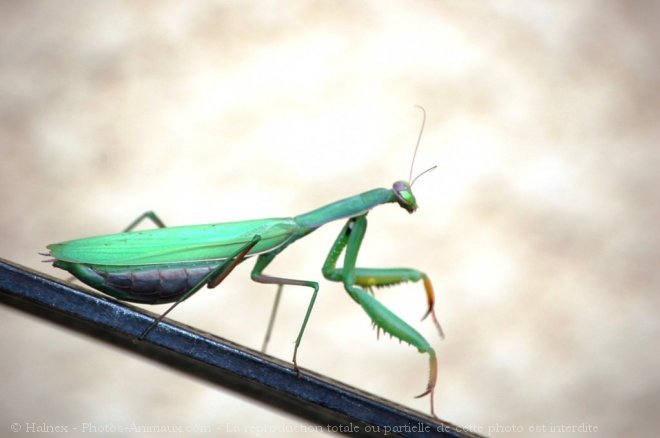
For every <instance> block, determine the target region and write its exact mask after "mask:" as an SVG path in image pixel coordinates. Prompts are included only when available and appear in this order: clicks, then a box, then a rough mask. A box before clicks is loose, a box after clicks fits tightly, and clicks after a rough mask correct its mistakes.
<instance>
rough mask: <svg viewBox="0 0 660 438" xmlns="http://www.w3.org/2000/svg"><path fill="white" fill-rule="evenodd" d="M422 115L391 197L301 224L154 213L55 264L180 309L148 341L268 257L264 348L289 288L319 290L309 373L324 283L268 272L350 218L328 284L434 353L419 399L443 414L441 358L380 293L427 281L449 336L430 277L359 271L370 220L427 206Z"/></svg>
mask: <svg viewBox="0 0 660 438" xmlns="http://www.w3.org/2000/svg"><path fill="white" fill-rule="evenodd" d="M420 108H421V107H420ZM421 109H422V113H423V119H422V125H421V128H420V131H419V136H418V138H417V143H416V146H415V152H414V154H413V159H412V163H411V166H410V174H409V177H408V181H396V182H395V183H394V184H393V185H392V188H391V189H387V188H377V189H373V190H369V191H367V192H364V193H360V194H358V195H355V196H351V197H349V198H345V199H341V200H339V201H336V202H333V203H331V204H328V205H325V206H323V207H321V208H318V209H315V210H312V211H310V212H308V213H304V214H300V215H298V216H294V217H279V218H267V219H253V220H244V221H238V222H224V223H216V224H208V225H189V226H178V227H166V226H165V224H164V223H163V221H162V220H161V219H160V218H159V217H158V216H157V215H156V214H155V213H153V212H146V213H144V214H143V215H141V216H140V217H138V218H137V219H136V220H135V221H133V222H132V223H131V224H130V225H129V226H128V227H127V228H126V229H125V230H124V231H123V232H121V233H118V234H109V235H103V236H96V237H88V238H83V239H77V240H71V241H67V242H63V243H56V244H51V245H48V250H49V251H50V253H49V255H50V256H51V257H53V259H52V260H50V261H52V262H53V266H55V267H57V268H60V269H64V270H66V271H68V272H69V273H71V274H72V275H73V276H74V277H76V278H78V279H79V280H80V281H82V282H83V283H85V284H87V285H89V286H91V287H93V288H95V289H97V290H99V291H101V292H103V293H105V294H108V295H110V296H112V297H114V298H117V299H119V300H123V301H131V302H137V303H144V304H161V303H173V304H172V305H171V306H170V307H169V308H168V309H167V311H165V312H164V313H163V314H162V315H161V316H160V317H159V318H157V319H155V320H154V321H153V322H152V323H151V324H150V325H149V327H147V328H146V330H145V331H144V332H143V333H142V335H141V336H140V337H139V338H140V339H142V338H145V337H146V336H147V335H148V334H149V332H150V331H151V330H152V329H153V328H155V327H156V325H157V324H158V323H159V322H160V321H161V320H162V319H163V318H164V317H165V316H166V315H167V314H168V313H169V312H170V311H171V310H172V309H173V308H174V307H176V306H177V305H178V304H179V303H181V302H183V301H185V300H186V299H188V298H190V296H192V295H193V294H194V293H195V292H197V291H198V290H200V289H201V288H202V287H204V286H205V285H206V286H208V287H209V288H214V287H216V286H217V285H219V284H220V283H221V282H222V281H223V280H224V279H225V278H226V277H227V276H228V275H229V274H230V273H231V271H232V270H233V269H234V268H235V267H236V266H237V265H238V264H239V263H241V262H243V261H245V260H246V259H248V258H250V257H252V256H258V257H257V261H256V263H255V265H254V268H253V269H252V274H251V277H252V280H254V281H256V282H259V283H266V284H275V285H278V290H277V295H276V299H275V304H274V307H273V310H272V312H271V319H270V322H269V326H268V332H267V333H266V338H265V340H264V346H263V350H265V346H266V344H267V342H268V339H269V337H270V331H271V330H272V324H273V321H274V318H275V313H276V309H277V303H278V301H279V296H280V294H281V292H282V287H283V286H284V285H293V286H305V287H309V288H311V289H312V290H313V293H312V297H311V299H310V301H309V305H308V307H307V311H306V313H305V317H304V319H303V322H302V325H301V327H300V331H299V332H298V336H297V338H296V341H295V347H294V352H293V365H294V369H295V370H296V372H297V373H300V371H299V369H298V364H297V360H296V356H297V353H298V348H299V346H300V342H301V340H302V337H303V334H304V332H305V327H306V326H307V322H308V320H309V317H310V314H311V313H312V308H313V307H314V301H315V300H316V295H317V293H318V291H319V284H318V283H317V282H315V281H308V280H297V279H291V278H283V277H274V276H271V275H267V274H264V270H265V269H266V267H268V265H269V264H270V263H271V262H272V261H273V259H274V258H275V257H276V256H277V255H278V254H279V253H281V252H282V251H284V250H285V249H286V248H287V247H288V246H289V245H291V244H292V243H293V242H295V241H297V240H298V239H301V238H303V237H305V236H307V235H308V234H310V233H311V232H312V231H314V230H316V229H317V228H319V227H321V226H322V225H325V224H327V223H329V222H332V221H335V220H339V219H347V221H346V224H345V225H344V227H343V228H342V230H341V231H340V232H339V235H338V236H337V239H336V240H335V242H334V243H333V245H332V247H331V248H330V251H329V252H328V256H327V258H326V260H325V262H324V263H323V268H322V272H323V276H324V277H325V278H326V279H328V280H330V281H336V282H341V283H343V285H344V289H345V290H346V292H348V294H349V296H350V297H351V298H352V299H353V301H355V302H356V303H357V304H359V305H360V306H361V307H362V309H363V310H364V311H365V312H366V313H367V315H368V316H369V318H370V319H371V321H372V324H373V325H374V326H375V328H376V330H377V334H380V331H381V330H382V331H383V332H385V333H388V334H390V335H391V336H393V337H395V338H397V339H399V340H400V341H403V342H406V343H408V344H410V345H412V346H413V347H415V348H417V350H418V351H419V352H420V353H426V354H428V356H429V362H430V370H429V380H428V385H427V388H426V390H425V391H424V392H423V393H422V394H420V395H418V396H417V398H419V397H423V396H426V395H429V396H430V400H431V414H432V415H433V416H435V410H434V401H433V400H434V390H435V385H436V380H437V374H438V364H437V358H436V353H435V351H434V350H433V348H432V347H431V345H430V344H429V342H428V341H427V340H426V339H424V337H423V336H422V335H420V334H419V333H418V332H417V331H416V330H415V329H414V328H412V327H411V326H410V325H409V324H407V323H406V322H404V321H403V320H402V319H401V318H399V317H398V316H397V315H396V314H395V313H393V312H392V311H391V310H389V309H388V308H386V307H385V306H384V305H383V304H381V303H380V302H379V301H378V300H377V299H376V298H375V296H374V295H373V293H372V288H373V287H381V286H389V285H395V284H399V283H403V282H406V281H412V282H417V281H420V280H421V281H422V283H423V285H424V289H425V291H426V298H427V302H428V310H427V311H426V313H425V314H424V316H423V318H422V320H423V319H425V318H426V317H427V316H429V315H431V316H432V319H433V322H434V324H435V326H436V328H437V330H438V332H439V334H440V336H441V337H443V333H442V329H441V327H440V324H439V322H438V319H437V317H436V314H435V310H434V302H435V296H434V292H433V286H432V284H431V280H430V279H429V277H428V276H427V275H426V274H425V273H424V272H421V271H419V270H416V269H410V268H364V267H358V266H357V265H356V262H357V256H358V253H359V251H360V246H361V243H362V239H363V238H364V235H365V233H366V231H367V213H368V212H369V211H370V210H371V209H372V208H374V207H376V206H379V205H381V204H386V203H397V204H398V205H399V206H400V207H401V208H403V209H404V210H405V211H407V212H408V213H413V212H414V211H415V210H416V209H417V200H416V199H415V196H414V195H413V193H412V185H413V183H414V182H415V181H416V180H417V178H419V177H420V176H421V175H423V174H425V173H426V172H428V171H430V170H433V169H434V168H435V167H436V166H433V167H431V168H430V169H427V170H425V171H424V172H422V173H420V174H419V175H417V177H415V178H414V179H412V180H411V177H412V170H413V166H414V162H415V157H416V155H417V149H418V148H419V143H420V140H421V136H422V132H423V130H424V124H425V121H426V113H425V111H424V109H423V108H421ZM145 219H150V220H151V221H152V222H153V223H154V224H155V225H156V226H157V227H158V228H155V229H151V230H145V231H132V230H133V229H134V228H135V227H136V226H137V225H138V224H139V223H140V222H142V221H143V220H145ZM344 251H345V254H344V260H343V266H341V267H338V266H337V263H338V259H339V257H340V255H341V253H342V252H344Z"/></svg>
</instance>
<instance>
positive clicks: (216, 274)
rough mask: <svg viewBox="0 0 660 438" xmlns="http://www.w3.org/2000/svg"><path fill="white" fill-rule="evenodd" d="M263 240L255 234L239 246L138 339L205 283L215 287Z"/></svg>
mask: <svg viewBox="0 0 660 438" xmlns="http://www.w3.org/2000/svg"><path fill="white" fill-rule="evenodd" d="M260 240H261V236H258V235H257V236H254V237H253V238H252V240H251V241H250V242H248V243H247V244H246V245H244V246H243V247H241V248H239V250H238V251H236V253H234V254H232V255H231V256H229V257H228V258H227V259H226V260H225V261H223V262H222V263H220V264H219V265H218V267H217V268H215V269H213V270H211V272H209V273H208V274H206V275H205V276H204V277H203V278H202V279H201V280H200V281H198V282H197V283H196V284H195V285H194V286H193V287H191V288H190V289H189V290H188V291H187V292H186V293H184V294H183V295H181V297H180V298H179V299H177V300H176V301H175V302H174V303H173V304H172V305H171V306H170V307H169V308H168V309H167V310H166V311H165V312H163V314H162V315H160V316H159V317H158V318H156V319H154V321H153V322H152V323H151V324H150V325H149V327H147V328H146V330H145V331H144V332H142V334H141V335H140V336H139V337H138V340H142V339H144V338H145V337H146V336H147V335H148V334H149V332H151V331H152V330H153V329H154V328H155V327H156V326H157V325H158V323H160V322H161V321H162V320H163V318H165V316H167V314H168V313H170V312H171V311H172V310H174V308H175V307H176V306H178V305H179V304H181V303H182V302H184V301H185V300H187V299H188V298H190V297H191V296H192V295H193V294H194V293H195V292H197V291H199V290H200V289H201V288H202V287H204V286H205V285H208V287H209V288H214V287H216V286H217V285H219V284H220V283H222V280H224V279H225V278H227V276H228V275H229V274H230V273H231V271H233V270H234V268H235V267H236V266H238V264H239V263H241V262H242V261H243V260H245V256H246V255H247V254H248V253H249V252H250V250H251V249H252V248H253V247H254V245H256V244H257V243H258V242H259V241H260Z"/></svg>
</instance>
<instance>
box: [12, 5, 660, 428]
mask: <svg viewBox="0 0 660 438" xmlns="http://www.w3.org/2000/svg"><path fill="white" fill-rule="evenodd" d="M659 19H660V6H658V4H657V3H655V2H650V1H646V2H625V1H618V2H617V1H611V2H573V1H559V2H557V1H534V2H516V1H505V2H501V1H498V2H465V3H463V2H461V3H459V2H456V3H449V4H448V3H446V2H435V1H421V2H412V3H411V2H392V1H388V2H381V1H369V2H350V3H349V2H330V1H318V2H277V1H272V2H251V3H244V2H234V1H218V2H158V3H153V2H140V1H135V2H83V1H71V2H34V1H23V2H2V3H1V4H0V152H1V154H0V156H1V158H0V256H2V257H4V258H7V259H10V260H13V261H15V262H18V263H21V264H24V265H26V266H29V267H31V268H36V269H39V270H43V271H44V272H46V273H48V274H51V275H58V276H60V277H61V278H65V276H66V275H65V274H64V273H62V272H57V271H56V270H55V269H53V268H51V267H50V266H49V265H47V264H43V263H42V262H41V259H42V257H41V256H39V255H38V254H37V253H38V252H40V251H41V252H43V251H44V249H45V245H46V244H48V243H53V242H58V241H63V240H68V239H72V238H77V237H83V236H88V235H94V234H104V233H109V232H114V231H118V230H120V229H121V228H122V227H124V226H125V225H126V224H128V223H129V222H130V221H131V220H132V219H133V218H135V217H136V216H137V215H138V214H139V213H141V212H142V211H144V210H147V209H153V210H156V211H157V212H159V213H160V215H161V216H162V217H163V218H164V219H165V221H166V222H167V223H168V224H172V225H183V224H192V223H206V222H219V221H227V220H238V219H250V218H259V217H269V216H287V215H293V214H298V213H302V212H304V211H307V210H310V209H313V208H316V207H318V206H321V205H323V204H324V203H328V202H331V201H334V200H337V199H340V198H342V197H345V196H349V195H352V194H355V193H358V192H359V191H363V190H368V189H371V188H374V187H380V186H389V185H390V184H391V183H392V182H393V181H394V180H396V179H407V178H408V172H409V165H410V159H411V156H412V152H413V146H414V142H415V140H416V138H417V135H418V130H419V125H420V120H421V117H420V112H419V110H417V109H416V108H415V107H414V105H422V106H423V107H424V108H425V109H426V111H427V113H428V120H427V125H426V129H425V131H424V134H423V137H422V143H421V147H420V150H419V153H418V155H417V163H416V166H415V170H416V172H419V171H422V170H424V169H425V168H427V167H429V166H431V165H433V164H437V165H438V169H437V170H436V171H434V172H432V173H430V174H428V175H426V176H424V177H422V178H421V179H420V180H419V181H418V182H417V183H416V184H415V192H416V195H417V197H418V200H419V202H420V205H421V208H420V209H419V211H418V212H417V213H416V214H415V215H412V216H410V215H408V214H407V213H404V212H403V211H402V210H401V209H399V208H397V207H396V206H386V207H381V208H379V209H377V210H374V211H373V212H372V213H370V215H369V220H370V225H369V232H368V235H367V237H366V239H365V242H364V246H363V250H362V252H361V253H360V257H359V261H360V263H361V264H363V265H366V266H410V267H416V268H419V269H422V270H424V271H426V272H427V273H428V274H429V275H430V277H431V278H432V279H433V281H434V284H435V286H436V289H437V295H438V302H437V304H438V313H439V317H440V319H441V321H442V323H443V325H444V329H445V332H446V335H447V339H446V340H445V341H440V340H439V339H438V337H437V335H436V333H434V329H433V326H432V324H431V323H429V322H428V321H425V322H423V323H420V322H419V317H420V316H421V315H422V314H423V313H424V310H425V299H424V293H423V290H422V289H421V286H420V285H417V284H413V285H404V286H400V287H394V288H387V289H383V290H381V291H378V292H377V297H378V298H379V299H381V300H382V301H383V302H384V303H385V304H386V305H388V306H390V307H391V308H393V309H396V311H397V313H399V314H400V315H401V316H402V317H403V318H404V319H406V320H408V321H410V322H411V323H412V324H413V325H414V326H415V327H417V328H418V329H419V330H420V332H421V333H423V334H424V336H426V337H427V338H428V339H429V340H430V342H431V343H432V344H433V345H434V347H435V348H436V349H437V351H438V356H439V360H440V372H439V381H438V387H437V397H436V398H437V399H436V406H437V411H438V413H439V415H440V416H441V417H442V418H444V419H446V420H449V421H452V422H454V423H457V424H459V425H463V426H466V427H470V428H472V429H473V430H476V431H478V432H481V433H483V434H485V435H500V436H505V435H515V436H524V435H531V434H532V433H533V432H537V431H539V432H540V431H542V430H543V428H545V429H546V430H554V431H557V430H560V428H562V427H564V428H578V427H583V428H587V427H588V428H591V430H594V428H597V430H598V432H601V433H602V434H603V435H604V436H621V434H622V433H623V432H624V431H625V432H626V435H627V436H648V435H649V434H650V433H651V431H655V430H656V429H657V428H658V426H659V420H658V416H657V412H658V410H659V409H660V396H659V395H658V394H660V372H659V371H658V370H660V359H659V356H658V354H657V352H656V350H657V348H656V344H657V339H658V334H659V332H660V328H659V323H658V311H659V300H660V298H659V295H658V292H659V290H660V276H659V274H658V272H660V270H659V269H658V268H659V262H660V233H659V232H658V231H659V230H658V224H659V223H660V197H659V193H658V192H659V190H658V186H659V184H660V177H659V175H660V172H659V169H660V147H659V140H660V123H658V120H659V117H660V105H659V102H660V96H659V91H658V90H660V72H659V68H660V67H659V66H660V62H659V59H658V54H659V53H660V37H659V35H658V32H657V31H656V28H657V23H658V20H659ZM340 227H341V224H339V223H337V224H333V225H329V226H328V227H326V228H323V229H321V230H319V231H317V232H316V233H314V234H312V235H310V236H309V237H308V238H306V239H304V240H303V241H301V242H299V243H297V244H296V245H294V246H292V247H291V248H290V249H289V250H288V251H286V252H285V253H283V254H282V255H281V256H280V257H278V259H277V260H276V261H275V262H274V263H273V265H272V268H271V269H270V272H271V273H273V274H276V275H285V276H290V277H294V278H304V279H313V280H319V281H320V282H321V292H320V295H319V299H318V300H317V304H316V307H315V310H314V313H313V315H312V317H311V320H310V324H309V325H308V329H307V332H306V335H305V338H304V339H303V343H302V346H301V348H300V351H299V356H298V357H299V363H300V365H301V366H303V367H306V368H309V369H312V370H314V371H317V372H320V373H323V374H326V375H328V376H330V377H332V378H335V379H338V380H342V381H345V382H347V383H350V384H353V385H355V386H358V387H360V388H362V389H364V390H367V391H370V392H374V393H376V394H378V395H380V396H383V397H386V398H389V399H393V400H395V401H396V402H398V403H402V404H405V405H407V406H410V407H413V408H415V409H419V410H421V411H423V412H428V400H427V399H421V400H416V399H414V398H413V396H414V395H416V394H417V393H419V392H421V391H422V390H423V389H424V386H425V384H426V378H427V359H426V358H425V357H423V356H422V355H420V354H418V353H417V352H416V351H415V350H414V349H412V348H410V347H407V346H405V345H399V343H398V342H396V341H391V340H389V338H387V339H382V338H381V340H380V341H376V336H375V333H374V332H373V331H372V330H371V328H370V322H369V320H368V318H367V317H366V315H364V314H363V312H362V311H361V310H360V309H359V308H358V307H357V306H355V305H354V303H353V302H352V301H351V300H350V298H349V297H348V296H347V295H346V294H345V293H344V292H343V290H342V287H341V285H339V284H334V283H329V282H327V281H325V280H323V279H322V276H321V273H320V266H321V264H322V262H323V260H324V258H325V255H326V253H327V251H328V249H329V247H330V244H331V242H332V241H333V239H334V237H335V235H336V233H337V232H338V231H339V229H340ZM249 265H251V263H250V262H248V263H245V264H244V265H242V266H240V267H239V268H238V269H237V270H236V271H235V272H234V274H233V275H232V276H231V277H230V278H228V279H227V281H226V282H225V283H224V284H223V285H222V287H220V288H218V289H215V290H213V291H204V292H200V293H199V294H197V295H196V296H195V297H194V299H192V300H190V302H187V303H185V304H184V305H181V306H180V307H179V308H177V310H176V311H175V312H174V313H173V314H172V318H174V319H177V320H180V321H183V322H185V323H188V324H191V325H194V326H198V327H200V328H202V329H204V330H208V331H211V332H213V333H216V334H217V335H219V336H222V337H226V338H228V339H231V340H233V341H236V342H239V343H242V344H245V345H247V346H250V347H253V348H259V346H260V343H261V337H262V336H263V333H264V331H265V328H266V322H267V317H268V313H269V310H270V304H271V302H272V298H273V293H274V290H273V288H271V287H267V286H264V285H259V284H255V283H252V282H251V281H250V280H249V269H250V268H251V266H249ZM308 299H309V292H308V291H307V290H304V289H299V288H293V287H291V288H287V289H286V294H285V297H284V300H283V302H282V306H281V313H280V315H279V320H278V325H277V326H276V331H275V333H274V338H273V340H272V342H271V348H270V353H272V354H273V355H276V356H278V357H281V358H284V359H289V358H290V357H291V354H292V345H293V344H292V341H293V340H294V338H295V336H296V334H297V330H298V328H299V325H300V323H301V321H302V317H303V315H304V311H305V307H306V305H307V302H308ZM156 309H157V310H158V309H159V308H156ZM0 324H1V327H2V332H3V336H1V337H0V350H1V351H2V352H3V354H2V357H1V359H0V376H2V377H0V381H1V382H2V389H3V397H2V398H1V400H0V412H1V413H0V416H1V420H0V434H2V435H6V434H8V433H9V430H10V425H11V424H12V423H18V424H19V425H20V426H21V427H23V430H25V427H27V425H28V424H31V423H36V424H37V425H40V424H42V423H46V424H48V425H68V426H69V428H70V430H72V429H73V428H76V427H77V428H78V429H77V430H76V432H77V433H78V434H79V435H82V434H83V432H84V431H85V429H84V428H85V427H87V428H92V427H95V428H98V429H99V430H103V428H106V429H107V428H110V429H111V428H113V427H114V428H115V429H118V428H120V427H129V428H130V427H131V426H132V425H135V426H136V427H140V426H149V425H175V426H181V427H184V428H192V429H195V428H199V429H200V430H202V431H207V430H208V429H210V430H211V431H212V432H214V433H220V432H229V431H231V432H232V434H233V436H237V437H238V436H254V435H255V433H256V432H260V431H261V432H264V434H265V433H266V432H268V433H267V434H268V435H270V436H284V435H285V434H286V436H293V435H291V434H289V433H285V432H287V431H288V432H290V431H296V430H297V436H306V437H307V436H310V434H309V433H304V432H302V431H300V422H299V421H298V420H297V419H291V418H286V417H282V416H280V415H279V414H278V413H276V412H271V411H268V410H266V409H264V408H262V407H260V406H258V405H253V404H251V403H250V402H249V401H247V400H243V399H240V398H237V397H236V396H234V395H233V394H231V393H227V392H223V391H219V390H217V389H215V388H210V387H207V386H206V385H204V384H203V383H200V382H197V381H190V380H189V379H188V378H185V377H182V376H179V375H177V374H175V373H172V372H171V371H169V370H166V369H163V368H160V367H158V366H155V365H154V364H153V363H150V362H143V361H141V360H140V359H136V358H135V357H132V356H127V355H125V354H124V353H122V352H120V351H116V350H114V349H112V348H110V347H108V346H105V345H97V344H96V343H94V342H92V341H90V340H89V339H86V338H83V337H79V336H78V335H75V334H72V333H70V332H68V331H65V330H62V329H60V328H57V327H54V326H52V325H50V324H47V323H44V322H41V321H39V320H36V319H35V318H32V317H28V316H25V315H23V314H20V313H18V312H16V311H14V310H12V309H9V308H5V307H0ZM85 424H89V425H88V426H84V425H85ZM521 431H522V432H521ZM122 435H125V436H136V435H137V433H136V434H134V433H131V432H130V430H129V432H124V433H122Z"/></svg>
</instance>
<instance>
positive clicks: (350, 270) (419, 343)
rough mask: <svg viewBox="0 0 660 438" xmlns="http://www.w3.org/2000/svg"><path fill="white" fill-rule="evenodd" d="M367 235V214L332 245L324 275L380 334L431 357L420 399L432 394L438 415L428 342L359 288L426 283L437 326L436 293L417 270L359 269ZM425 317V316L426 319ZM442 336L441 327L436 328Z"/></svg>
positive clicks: (434, 369) (350, 223)
mask: <svg viewBox="0 0 660 438" xmlns="http://www.w3.org/2000/svg"><path fill="white" fill-rule="evenodd" d="M366 231H367V218H366V214H365V215H362V216H357V217H354V218H351V219H349V220H348V222H347V223H346V225H345V226H344V228H343V229H342V231H341V232H340V233H339V235H338V236H337V239H336V240H335V243H334V244H333V245H332V248H331V249H330V252H329V253H328V257H327V259H326V261H325V263H324V265H323V275H324V276H325V277H326V278H327V279H328V280H332V281H341V282H342V283H343V284H344V288H345V289H346V291H347V292H348V294H349V295H350V296H351V298H353V300H355V301H356V302H357V303H358V304H359V305H360V306H361V307H362V308H363V309H364V311H365V312H366V313H367V315H369V318H371V321H372V322H373V324H374V325H375V326H376V329H377V330H383V331H384V332H386V333H389V334H390V335H392V336H393V337H395V338H397V339H400V340H402V341H404V342H407V343H408V344H410V345H412V346H414V347H416V348H417V350H418V351H419V352H420V353H428V355H429V361H430V372H429V382H428V386H427V389H426V391H425V392H424V393H422V394H420V395H419V396H418V397H422V396H424V395H427V394H431V413H432V414H433V415H435V412H434V407H433V390H434V388H435V382H436V378H437V369H438V366H437V359H436V356H435V351H434V350H433V348H432V347H431V346H430V344H429V343H428V341H426V339H424V337H423V336H422V335H420V334H419V333H418V332H417V331H416V330H415V329H414V328H412V327H411V326H410V325H408V324H407V323H406V322H405V321H403V320H402V319H401V318H399V317H398V316H397V315H395V314H394V313H393V312H392V311H390V310H389V309H388V308H387V307H385V306H384V305H383V304H381V303H380V302H379V301H378V300H377V299H376V298H375V297H373V296H372V295H370V294H369V293H368V292H366V291H365V290H363V289H362V288H360V287H357V286H366V287H368V286H384V285H388V284H396V283H400V282H403V281H408V280H412V281H416V280H419V279H424V284H425V287H426V290H427V296H428V298H429V310H428V311H427V315H428V313H431V314H433V319H434V321H435V322H436V323H437V319H436V318H435V313H434V311H433V301H434V297H433V289H432V287H431V283H430V281H429V280H428V277H426V275H425V274H423V273H421V272H419V271H416V270H414V269H371V268H356V267H355V264H356V262H357V255H358V253H359V251H360V245H361V244H362V239H363V238H364V235H365V233H366ZM344 248H345V249H346V253H345V254H344V267H343V268H341V269H339V268H337V260H338V258H339V256H340V254H341V253H342V251H343V250H344ZM425 316H426V315H425ZM437 327H438V329H439V330H440V333H441V334H442V330H441V329H440V326H439V324H437Z"/></svg>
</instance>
